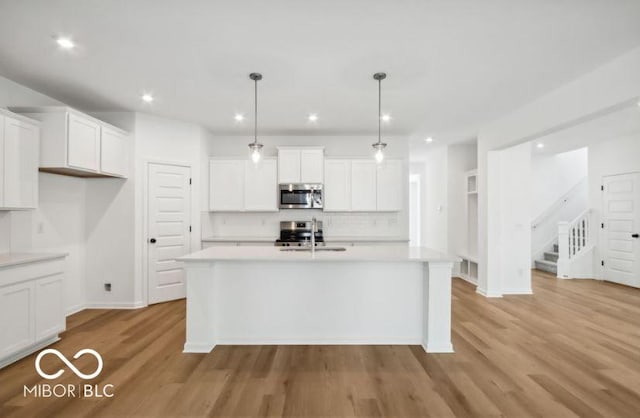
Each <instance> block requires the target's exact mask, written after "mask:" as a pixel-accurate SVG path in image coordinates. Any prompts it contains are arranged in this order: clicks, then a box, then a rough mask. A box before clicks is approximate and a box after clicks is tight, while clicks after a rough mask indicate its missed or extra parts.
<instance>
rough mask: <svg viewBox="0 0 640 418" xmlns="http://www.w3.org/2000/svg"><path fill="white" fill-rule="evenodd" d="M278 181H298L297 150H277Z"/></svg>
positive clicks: (298, 164)
mask: <svg viewBox="0 0 640 418" xmlns="http://www.w3.org/2000/svg"><path fill="white" fill-rule="evenodd" d="M278 183H281V184H282V183H285V184H286V183H300V151H299V150H288V149H287V150H284V149H281V150H278Z"/></svg>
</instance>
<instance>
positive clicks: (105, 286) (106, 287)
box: [104, 283, 111, 292]
mask: <svg viewBox="0 0 640 418" xmlns="http://www.w3.org/2000/svg"><path fill="white" fill-rule="evenodd" d="M104 291H105V292H111V283H105V284H104Z"/></svg>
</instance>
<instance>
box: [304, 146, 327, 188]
mask: <svg viewBox="0 0 640 418" xmlns="http://www.w3.org/2000/svg"><path fill="white" fill-rule="evenodd" d="M323 178H324V151H323V150H322V149H303V150H301V151H300V183H322V180H323Z"/></svg>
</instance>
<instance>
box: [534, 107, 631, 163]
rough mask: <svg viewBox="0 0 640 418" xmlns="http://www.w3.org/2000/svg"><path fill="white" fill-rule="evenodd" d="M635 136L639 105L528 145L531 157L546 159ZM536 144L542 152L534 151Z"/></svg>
mask: <svg viewBox="0 0 640 418" xmlns="http://www.w3.org/2000/svg"><path fill="white" fill-rule="evenodd" d="M638 134H640V103H638V104H635V103H630V104H628V105H627V106H625V107H623V108H621V109H617V110H615V111H612V112H610V113H607V114H605V115H602V116H600V117H596V118H594V119H591V120H588V121H585V122H583V123H580V124H578V125H575V126H571V127H568V128H566V129H562V130H560V131H557V132H554V133H552V134H549V135H545V136H542V137H540V138H537V139H536V140H534V141H531V143H532V147H533V148H532V149H533V152H534V155H549V154H559V153H562V152H567V151H572V150H575V149H578V148H584V147H588V146H589V145H592V144H596V143H598V142H603V141H608V140H613V139H618V138H622V137H628V136H632V135H638ZM538 143H542V144H544V148H542V149H540V148H538V147H537V144H538Z"/></svg>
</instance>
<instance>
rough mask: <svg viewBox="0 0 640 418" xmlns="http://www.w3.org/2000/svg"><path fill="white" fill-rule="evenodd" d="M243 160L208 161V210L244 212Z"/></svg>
mask: <svg viewBox="0 0 640 418" xmlns="http://www.w3.org/2000/svg"><path fill="white" fill-rule="evenodd" d="M244 168H245V160H211V161H209V210H210V211H220V212H229V211H231V212H233V211H242V210H244Z"/></svg>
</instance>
